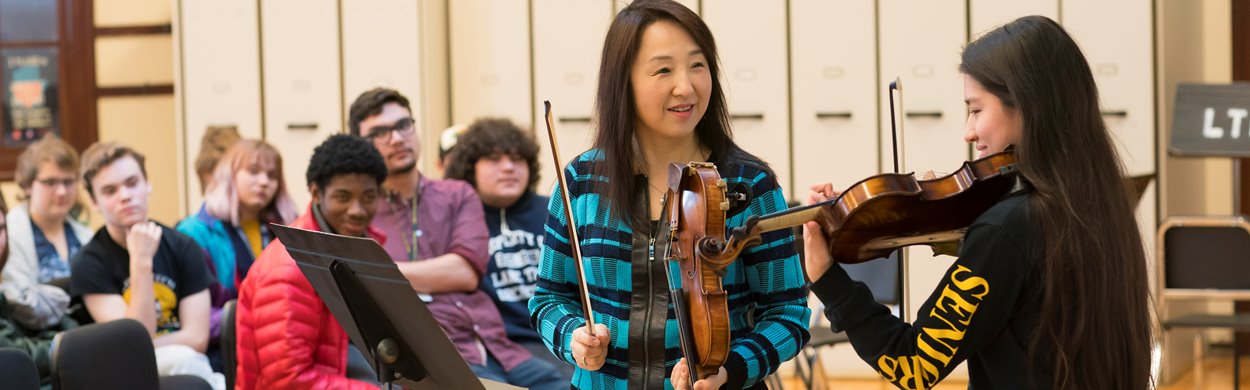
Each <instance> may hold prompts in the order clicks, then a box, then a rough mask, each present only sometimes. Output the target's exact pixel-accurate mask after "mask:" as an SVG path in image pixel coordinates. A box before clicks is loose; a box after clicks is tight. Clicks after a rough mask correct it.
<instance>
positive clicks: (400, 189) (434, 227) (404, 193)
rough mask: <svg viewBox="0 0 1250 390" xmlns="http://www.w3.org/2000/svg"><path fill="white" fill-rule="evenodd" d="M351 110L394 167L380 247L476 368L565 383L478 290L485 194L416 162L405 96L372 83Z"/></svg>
mask: <svg viewBox="0 0 1250 390" xmlns="http://www.w3.org/2000/svg"><path fill="white" fill-rule="evenodd" d="M348 117H349V118H350V120H349V121H348V126H349V127H350V129H351V132H352V134H360V135H364V136H366V137H368V138H369V140H370V141H372V143H373V146H374V147H375V148H377V149H378V152H379V153H380V154H381V155H382V156H384V157H385V162H386V166H387V169H389V172H390V174H389V175H388V176H387V178H386V182H385V183H383V185H382V186H383V188H384V189H385V194H384V195H383V196H382V197H379V198H378V215H377V217H376V218H374V220H373V224H374V226H375V227H376V228H377V229H378V230H380V231H382V232H383V233H384V234H387V235H390V236H391V237H395V238H396V239H395V240H391V241H390V242H387V243H386V244H384V245H383V247H384V248H386V252H387V253H389V254H390V255H391V259H392V260H395V262H396V263H397V264H398V265H399V272H400V273H402V274H403V275H404V277H405V278H406V279H408V283H410V284H412V288H413V289H414V290H416V291H417V293H419V294H420V295H421V297H422V298H423V299H424V300H425V302H427V307H429V309H430V313H431V314H433V315H434V318H435V319H436V320H438V323H439V325H442V327H443V332H444V333H446V334H447V338H448V339H451V342H452V344H454V345H455V346H456V350H457V351H459V352H460V356H461V357H462V358H464V360H465V361H466V362H468V363H469V368H471V369H472V370H473V373H474V374H476V375H477V376H478V377H480V378H485V379H490V380H494V381H499V382H506V383H508V384H511V385H514V386H522V387H526V388H530V389H537V390H545V389H556V388H565V387H567V386H568V384H567V383H566V382H564V381H562V380H561V379H560V377H559V375H558V374H557V373H556V372H555V367H552V366H551V365H550V364H549V363H547V362H546V361H544V360H540V359H535V358H534V357H533V354H531V353H530V352H529V351H527V350H526V349H525V348H524V347H521V346H520V345H518V344H517V343H514V342H512V340H509V339H508V334H507V332H506V331H505V330H504V325H503V320H502V319H500V316H499V310H498V309H496V308H495V305H494V303H491V300H490V297H489V296H487V294H486V293H485V292H483V291H481V290H480V289H479V286H480V285H481V280H482V277H483V276H484V275H485V273H486V263H487V259H486V256H487V243H488V240H489V235H488V233H487V230H486V224H485V223H484V218H483V216H482V206H481V201H480V200H478V197H477V193H475V192H474V191H473V187H470V186H469V185H468V184H467V183H464V182H461V181H458V180H432V179H430V178H427V177H425V176H423V175H422V174H421V171H420V170H418V169H417V168H416V165H417V161H418V160H419V159H420V156H421V154H420V150H421V141H420V137H419V136H418V135H417V134H418V132H417V128H416V122H415V121H414V120H413V117H412V110H411V109H409V107H408V99H407V98H405V97H404V96H403V95H401V94H400V93H399V92H398V91H395V90H391V89H385V88H375V89H372V90H369V91H366V92H364V93H362V94H361V95H360V96H359V97H357V98H356V101H355V102H353V103H352V105H351V109H350V110H349V113H348ZM455 153H456V152H455V151H453V152H452V154H455Z"/></svg>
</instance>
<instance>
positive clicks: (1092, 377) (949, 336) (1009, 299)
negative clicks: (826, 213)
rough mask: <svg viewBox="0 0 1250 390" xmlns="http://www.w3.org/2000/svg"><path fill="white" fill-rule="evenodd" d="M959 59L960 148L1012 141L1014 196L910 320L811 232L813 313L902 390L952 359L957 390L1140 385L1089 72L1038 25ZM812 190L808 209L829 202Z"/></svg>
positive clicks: (1025, 23) (1141, 281)
mask: <svg viewBox="0 0 1250 390" xmlns="http://www.w3.org/2000/svg"><path fill="white" fill-rule="evenodd" d="M962 57H963V58H962V64H960V66H959V69H960V72H961V73H963V78H964V99H965V101H966V102H967V105H968V124H967V133H966V134H965V135H964V138H965V140H967V141H968V142H970V143H972V144H973V145H975V148H976V150H977V151H978V152H979V153H981V154H982V155H985V154H987V153H993V152H998V151H1001V150H1003V149H1004V148H1006V147H1007V146H1008V145H1014V146H1015V150H1016V154H1017V157H1018V168H1019V178H1020V179H1019V180H1020V182H1021V184H1020V185H1018V186H1017V188H1018V190H1017V191H1016V192H1013V193H1012V194H1011V195H1008V196H1006V197H1004V198H1003V199H1001V200H999V201H998V203H997V204H995V205H994V206H993V207H991V208H990V209H989V210H988V211H986V212H985V213H983V214H981V215H980V216H979V217H978V218H977V219H976V221H975V222H974V223H973V224H972V225H971V226H970V227H969V229H968V231H967V235H966V236H965V238H964V241H963V245H962V247H961V249H960V253H959V255H960V256H959V258H958V259H957V260H956V261H955V263H954V265H952V266H951V268H950V269H949V271H948V272H947V273H946V274H945V275H942V276H941V278H942V281H941V282H940V283H939V285H938V287H937V288H936V289H935V290H934V291H933V293H932V295H930V297H929V299H928V300H927V301H926V302H925V303H924V305H923V306H921V307H920V310H919V312H918V318H917V319H916V320H915V322H913V323H911V324H908V323H905V322H903V321H902V320H900V319H899V318H898V317H895V316H893V315H891V314H890V310H889V309H887V308H886V307H884V306H881V305H879V304H876V303H875V302H874V301H873V299H872V295H871V293H870V292H869V290H868V288H867V287H866V286H865V285H864V284H863V283H859V282H855V281H852V280H851V279H850V278H849V277H848V276H847V274H846V272H845V271H843V269H842V268H841V267H838V266H832V263H833V260H832V259H831V256H830V255H829V250H828V249H827V247H826V244H825V237H824V234H820V233H819V229H820V227H819V225H817V224H815V223H812V222H809V223H808V224H807V225H806V226H805V227H804V238H805V240H806V243H805V245H806V248H805V251H806V254H807V256H806V258H807V270H808V272H809V274H810V275H809V276H810V277H811V278H812V280H816V282H815V283H814V284H813V285H812V290H813V291H814V292H815V293H816V296H817V297H819V298H820V300H821V301H824V302H825V304H826V307H827V309H826V312H825V315H826V316H828V318H829V320H830V323H831V324H832V327H833V329H834V330H835V331H845V332H846V333H847V335H848V336H849V337H850V339H851V343H852V345H854V347H855V350H856V352H857V353H858V354H859V355H860V357H861V358H863V359H864V360H865V361H866V362H868V363H869V365H871V366H872V367H873V368H875V369H876V370H877V371H878V372H879V373H880V374H881V375H882V376H884V377H885V378H886V379H887V380H889V381H891V382H893V383H894V384H895V385H897V386H898V387H900V388H905V389H924V388H930V387H932V386H933V385H934V384H936V383H937V382H939V381H941V380H942V379H943V378H944V377H945V376H946V375H947V374H948V373H950V371H951V370H952V369H953V368H954V367H955V366H957V365H959V363H961V362H963V361H964V360H967V361H968V372H969V376H970V378H969V380H970V383H969V387H971V388H995V389H1026V388H1054V389H1146V388H1148V387H1150V381H1151V380H1150V343H1151V328H1150V318H1149V308H1148V301H1149V296H1148V294H1149V292H1148V287H1147V284H1146V283H1147V282H1146V270H1145V264H1146V263H1145V261H1146V259H1145V254H1144V252H1143V248H1142V241H1141V238H1140V236H1139V234H1138V230H1137V224H1136V220H1135V219H1134V215H1133V208H1132V204H1131V203H1130V202H1129V201H1128V194H1126V192H1125V187H1124V185H1123V184H1122V181H1121V180H1122V179H1121V177H1122V175H1123V173H1124V171H1123V168H1122V166H1121V162H1120V160H1119V158H1118V157H1117V155H1116V151H1115V149H1114V147H1113V146H1112V141H1111V136H1110V135H1109V134H1108V131H1107V127H1106V124H1105V123H1104V122H1103V119H1102V117H1101V116H1100V112H1099V106H1098V91H1097V88H1096V87H1095V84H1094V79H1093V76H1092V75H1091V73H1090V68H1089V64H1088V63H1087V62H1086V60H1085V57H1084V56H1083V55H1082V54H1081V51H1080V49H1079V48H1078V47H1077V44H1076V42H1074V41H1073V40H1072V38H1071V37H1070V36H1069V35H1068V34H1067V33H1066V32H1065V31H1064V30H1063V28H1062V27H1060V26H1059V25H1058V24H1057V23H1055V22H1054V21H1051V20H1050V19H1047V18H1044V17H1040V16H1030V17H1024V18H1020V19H1017V20H1015V21H1013V22H1011V23H1008V24H1007V25H1004V26H1002V27H999V28H997V29H995V30H993V31H990V32H989V33H986V34H985V35H984V36H982V37H981V38H979V39H977V40H976V41H974V42H972V43H970V44H968V46H967V47H966V48H965V49H964V52H963V56H962ZM813 190H814V191H813V194H812V195H811V199H810V200H812V201H820V200H823V199H826V198H828V197H830V196H831V195H834V194H833V193H832V191H831V186H829V185H827V184H826V185H817V186H815V187H813ZM1095 346H1097V347H1095Z"/></svg>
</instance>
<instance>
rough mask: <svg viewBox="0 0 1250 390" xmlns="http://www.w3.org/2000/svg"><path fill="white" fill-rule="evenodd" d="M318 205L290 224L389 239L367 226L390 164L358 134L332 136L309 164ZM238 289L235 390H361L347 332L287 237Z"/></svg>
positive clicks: (274, 244) (262, 256)
mask: <svg viewBox="0 0 1250 390" xmlns="http://www.w3.org/2000/svg"><path fill="white" fill-rule="evenodd" d="M306 177H307V178H308V190H309V192H310V193H311V194H312V201H311V203H310V204H309V206H308V210H307V211H305V212H304V215H303V216H301V217H300V218H299V219H297V220H295V222H293V223H292V224H291V226H294V227H297V228H302V229H309V230H317V231H322V232H327V233H335V234H341V235H345V236H357V237H370V238H373V239H375V240H378V241H379V242H384V241H385V238H384V236H382V235H381V234H380V233H378V232H377V231H374V230H373V229H372V228H370V227H369V223H370V222H371V221H372V220H373V215H374V214H375V213H376V212H377V203H376V202H375V201H376V199H377V198H378V197H379V196H380V194H381V189H380V188H381V185H382V181H383V180H385V179H386V163H384V162H382V156H381V155H379V154H378V152H377V150H375V149H374V148H373V145H370V144H369V142H368V141H365V140H363V139H361V138H358V137H353V136H348V135H334V136H331V137H330V138H329V139H326V140H325V142H322V143H321V145H319V146H317V148H316V150H314V151H313V156H312V160H311V161H309V163H308V173H307V175H306ZM249 274H250V276H248V278H247V279H244V280H243V284H242V285H241V286H240V287H239V303H238V306H237V309H236V310H237V313H236V320H235V321H236V324H237V325H238V334H237V337H238V359H239V367H238V377H237V378H238V379H237V382H236V385H235V386H236V388H237V389H243V390H251V389H266V390H273V389H312V388H316V389H363V388H376V387H377V386H376V385H374V384H371V383H366V382H362V381H357V380H353V379H349V378H348V377H347V360H348V348H349V347H348V338H347V332H345V331H343V328H342V326H340V325H339V323H338V322H337V321H335V319H334V315H333V314H331V313H330V309H328V308H326V306H325V304H324V303H322V301H321V299H320V298H319V297H318V296H317V292H316V291H315V290H313V288H312V285H311V284H309V283H308V279H306V278H304V274H303V273H302V272H300V270H299V267H298V266H296V264H295V261H294V260H292V259H291V255H290V254H288V253H287V251H286V247H285V246H284V245H282V242H281V240H274V241H273V242H272V243H271V244H270V245H269V247H267V248H265V250H264V251H263V252H261V254H260V258H258V259H257V260H256V263H255V264H253V265H252V270H251V272H249Z"/></svg>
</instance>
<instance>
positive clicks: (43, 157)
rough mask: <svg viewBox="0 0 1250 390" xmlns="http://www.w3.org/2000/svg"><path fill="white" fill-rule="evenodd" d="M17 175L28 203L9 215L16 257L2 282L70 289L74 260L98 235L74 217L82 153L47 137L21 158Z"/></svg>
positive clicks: (4, 273) (12, 251) (5, 270)
mask: <svg viewBox="0 0 1250 390" xmlns="http://www.w3.org/2000/svg"><path fill="white" fill-rule="evenodd" d="M15 175H16V176H17V185H18V187H21V189H22V196H21V198H24V199H25V200H26V202H24V203H22V204H19V205H17V207H15V208H13V210H12V211H11V212H10V213H9V214H8V216H7V217H6V218H7V221H8V225H9V237H10V240H9V242H10V243H11V244H10V246H11V250H10V253H11V254H10V255H9V260H8V265H7V266H5V267H4V271H3V272H0V282H4V283H11V284H16V285H18V286H23V287H25V286H30V285H34V284H47V283H55V284H59V285H61V286H64V284H63V282H64V281H65V280H68V278H69V271H70V266H69V259H70V258H71V257H73V256H74V255H75V254H77V253H78V250H79V249H80V248H82V246H83V245H85V244H86V243H87V242H88V241H90V240H91V233H92V232H91V229H88V228H87V227H86V226H83V225H82V224H81V223H79V222H78V221H76V220H74V219H73V218H71V217H69V214H70V209H72V208H73V207H74V204H75V201H76V200H77V199H78V152H77V151H75V150H74V147H73V146H70V145H69V144H68V143H66V142H65V141H63V140H61V139H60V138H57V137H56V136H54V135H49V136H46V137H43V139H40V140H39V141H35V143H32V144H30V146H28V147H26V150H25V151H23V152H22V154H21V155H20V156H18V158H17V171H16V172H15Z"/></svg>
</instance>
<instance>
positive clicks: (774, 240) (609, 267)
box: [529, 151, 811, 389]
mask: <svg viewBox="0 0 1250 390" xmlns="http://www.w3.org/2000/svg"><path fill="white" fill-rule="evenodd" d="M602 156H603V154H602V153H601V152H598V151H590V152H587V153H584V154H582V155H580V156H578V158H577V159H576V160H575V161H574V162H572V163H570V164H569V165H568V166H567V167H565V170H564V174H565V177H566V179H567V182H568V183H569V188H572V191H571V192H570V194H569V195H570V198H571V202H572V204H573V207H572V209H573V213H574V215H575V216H576V217H575V219H576V221H577V229H578V235H579V237H580V239H581V243H582V256H583V261H584V262H585V264H586V268H587V269H586V279H587V283H588V286H589V290H590V295H591V305H592V306H593V308H594V315H595V322H597V323H600V324H605V325H607V327H608V329H609V330H610V333H611V342H610V345H609V350H608V358H607V362H606V363H605V364H604V366H603V367H601V368H600V369H599V370H598V371H593V372H591V371H586V370H582V369H580V368H578V369H577V371H576V372H575V373H574V375H573V383H572V384H573V385H574V387H576V388H579V389H625V388H626V387H627V386H628V381H627V372H628V364H629V357H628V356H629V354H628V349H629V340H628V335H629V326H630V323H629V318H630V316H629V311H630V301H629V300H630V295H631V294H630V293H631V291H632V289H633V285H631V284H632V281H631V279H632V277H631V274H632V266H631V263H630V254H631V250H632V249H633V248H631V243H632V234H633V233H634V231H633V230H632V229H631V228H630V226H629V222H628V221H624V220H622V219H620V218H619V217H618V216H616V215H613V214H612V213H609V208H610V207H611V205H610V204H609V201H608V200H607V196H606V195H605V194H600V193H597V192H595V191H594V190H593V185H594V184H595V183H596V182H605V181H606V180H607V178H606V177H604V176H602V175H594V174H590V173H589V172H590V170H591V166H592V164H593V163H595V162H602V161H603V157H602ZM718 170H719V171H720V174H721V177H722V178H724V179H725V180H726V181H727V182H728V184H729V187H730V188H733V186H734V185H735V184H737V183H745V184H746V185H748V186H749V187H750V188H751V190H752V193H753V194H754V198H753V199H752V200H751V202H750V205H749V207H748V208H747V209H746V210H745V211H743V212H740V213H738V214H737V215H732V216H730V217H729V219H728V220H727V221H726V225H727V227H731V228H732V227H735V226H741V225H742V224H743V223H745V221H746V219H747V216H749V215H761V214H767V213H771V212H774V211H779V210H784V209H785V208H786V202H785V199H784V198H783V197H782V192H781V187H780V186H778V184H777V180H776V179H775V178H774V177H773V176H771V174H770V173H769V171H767V170H765V169H764V168H763V167H761V166H759V165H756V164H750V163H746V164H744V163H733V162H729V163H720V164H718ZM557 187H558V185H557ZM557 190H558V188H557ZM563 207H564V204H563V201H562V199H561V197H560V196H552V197H551V201H550V206H549V207H548V212H549V215H548V217H547V225H546V233H545V236H544V238H543V248H542V264H541V266H540V271H539V275H538V285H537V290H536V291H535V295H534V297H533V298H532V299H531V300H530V302H529V308H530V313H531V314H530V315H531V325H533V327H534V329H536V330H538V333H539V335H541V337H542V338H543V341H544V342H545V343H546V345H547V348H548V349H550V350H551V351H552V352H553V353H554V354H555V355H556V356H558V357H560V358H561V359H563V360H564V361H565V362H568V363H569V364H573V365H574V366H576V364H574V362H573V356H572V352H571V350H570V349H569V342H570V340H571V339H572V337H571V335H572V333H573V330H574V329H577V328H579V327H582V326H584V325H585V322H586V321H585V319H584V315H583V314H582V308H581V304H580V300H579V299H580V298H579V295H578V291H579V288H578V285H577V268H576V266H575V265H574V262H573V259H572V257H571V253H572V250H571V247H570V246H569V239H568V237H567V235H568V234H567V232H568V230H567V225H566V218H565V216H564V212H563ZM762 239H763V242H762V243H761V244H760V245H758V246H755V247H753V248H750V249H748V250H746V251H744V252H743V255H742V256H741V257H739V258H738V259H737V261H735V262H734V263H732V264H731V265H730V266H729V267H728V268H727V269H726V273H725V277H724V282H723V283H724V288H725V290H726V291H727V292H728V293H729V297H728V298H729V311H730V313H729V314H730V318H731V324H730V328H731V336H730V338H731V339H732V341H731V349H730V354H729V358H728V359H727V360H726V362H725V365H724V367H725V369H726V371H727V372H728V373H729V381H728V384H729V387H728V388H741V387H750V386H754V385H755V384H757V383H759V382H760V381H762V380H763V379H764V378H765V377H767V376H768V375H769V374H771V373H772V372H774V371H776V370H777V368H778V367H779V366H780V365H781V363H782V362H785V361H787V360H789V359H790V358H792V357H794V356H795V355H796V354H797V353H798V350H799V348H801V347H802V346H803V345H805V344H806V343H807V340H808V337H809V336H808V331H807V326H808V318H809V317H810V315H811V310H810V309H808V307H807V295H808V290H807V287H806V283H805V278H804V275H803V270H802V268H801V266H800V263H799V257H798V254H797V253H796V252H795V248H794V235H793V234H792V233H791V232H790V231H789V230H785V231H774V232H769V233H766V234H764V235H763V237H762ZM675 324H676V320H674V315H673V307H672V304H671V302H670V303H669V306H668V321H667V322H666V326H665V327H664V329H663V331H664V332H665V346H666V348H665V349H666V350H665V353H664V358H665V367H666V370H665V371H667V373H666V374H665V378H666V379H665V382H664V383H665V387H666V388H672V383H671V381H670V380H669V379H667V378H669V376H670V375H669V374H671V372H672V368H673V366H674V365H676V364H677V361H678V359H680V357H681V354H680V348H679V338H678V331H677V326H676V325H675Z"/></svg>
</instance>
